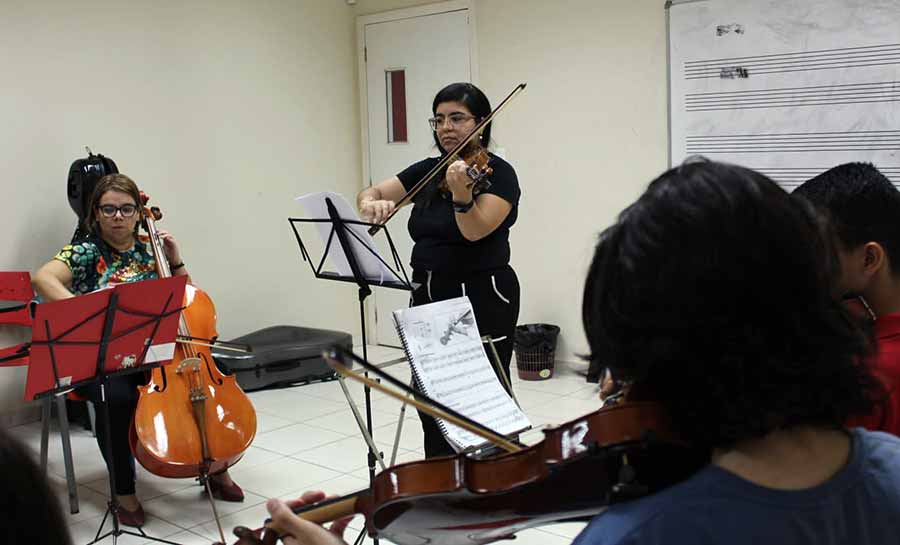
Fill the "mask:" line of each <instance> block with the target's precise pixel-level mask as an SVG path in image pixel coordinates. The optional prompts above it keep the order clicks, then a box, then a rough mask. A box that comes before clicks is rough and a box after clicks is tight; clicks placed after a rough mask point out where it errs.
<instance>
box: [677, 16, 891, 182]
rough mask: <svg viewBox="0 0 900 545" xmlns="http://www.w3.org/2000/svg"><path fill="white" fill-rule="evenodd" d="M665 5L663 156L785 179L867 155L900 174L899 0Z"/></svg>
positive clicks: (801, 179)
mask: <svg viewBox="0 0 900 545" xmlns="http://www.w3.org/2000/svg"><path fill="white" fill-rule="evenodd" d="M666 7H667V9H668V17H667V19H668V33H669V115H670V119H669V142H670V146H671V148H670V154H669V158H670V164H671V165H677V164H679V163H681V162H682V161H683V160H684V159H685V158H686V157H689V156H692V155H704V156H706V157H708V158H709V159H713V160H717V161H725V162H730V163H736V164H739V165H743V166H746V167H750V168H752V169H754V170H758V171H760V172H762V173H764V174H766V175H767V176H769V177H770V178H772V179H774V180H775V181H776V182H778V183H779V184H780V185H781V186H782V187H784V188H785V189H788V190H792V189H793V188H795V187H796V186H798V185H799V184H801V183H803V182H804V181H806V180H807V179H809V178H811V177H813V176H815V175H816V174H818V173H820V172H822V171H824V170H827V169H829V168H831V167H833V166H835V165H838V164H841V163H846V162H849V161H868V162H872V163H874V164H875V166H877V167H878V168H879V169H880V170H881V171H882V172H883V173H884V174H885V175H886V176H887V177H888V178H890V179H891V181H893V182H894V184H895V185H898V184H900V157H898V150H900V111H898V108H900V0H684V1H681V2H678V1H672V2H669V3H667V5H666Z"/></svg>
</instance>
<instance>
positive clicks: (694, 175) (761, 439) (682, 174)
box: [574, 160, 900, 545]
mask: <svg viewBox="0 0 900 545" xmlns="http://www.w3.org/2000/svg"><path fill="white" fill-rule="evenodd" d="M825 228H826V227H825V226H823V225H822V223H821V222H819V221H817V220H816V216H815V213H814V212H813V211H812V209H811V207H809V206H808V205H807V204H806V203H804V202H798V201H797V200H796V199H790V198H789V196H788V194H787V193H786V192H785V191H783V190H782V189H781V188H779V187H778V186H777V185H776V184H775V183H774V182H772V181H771V180H769V179H768V178H766V177H765V176H763V175H761V174H759V173H756V172H754V171H751V170H748V169H745V168H741V167H737V166H733V165H727V164H722V163H716V162H710V161H705V160H701V161H692V162H687V163H685V164H683V165H681V166H679V167H677V168H674V169H672V170H669V171H668V172H666V173H664V174H663V175H661V176H660V177H659V178H657V179H656V180H654V181H653V182H652V183H651V184H650V186H649V188H648V189H647V191H646V192H645V193H644V194H643V195H642V196H641V197H640V198H639V199H638V200H637V202H635V203H634V204H633V205H631V206H630V207H628V208H627V209H626V210H625V211H624V212H622V214H621V215H620V216H619V219H618V221H617V222H616V223H615V224H614V225H613V226H612V227H610V228H609V229H607V230H606V231H604V232H603V234H602V235H601V237H600V241H599V244H598V246H597V249H596V254H595V256H594V261H593V264H592V265H591V268H590V271H589V273H588V278H587V283H586V286H585V292H584V300H583V315H584V324H585V331H586V333H587V338H588V342H589V344H590V348H591V358H592V360H596V361H600V362H603V364H604V365H605V366H607V367H609V368H610V369H611V371H612V373H613V375H614V376H615V377H616V379H617V380H623V381H626V382H631V383H640V384H641V385H642V386H644V387H646V388H649V389H650V390H652V391H653V392H654V394H655V396H656V397H657V399H658V400H659V401H660V402H661V403H662V404H663V406H664V407H665V408H666V409H667V412H668V414H669V416H670V418H671V420H672V423H673V425H674V427H675V429H676V430H677V431H678V432H679V434H680V435H681V436H682V437H683V438H684V439H686V440H687V441H689V442H690V443H692V444H693V445H695V446H698V447H700V448H702V449H704V450H706V451H708V452H709V454H710V460H711V462H710V463H709V464H708V465H707V466H706V467H704V468H703V469H701V470H700V471H699V472H697V473H695V474H694V475H692V476H691V477H690V478H688V479H687V480H685V481H683V482H681V483H679V484H676V485H675V486H672V487H670V488H668V489H665V490H663V491H661V492H660V493H657V494H655V495H652V496H648V497H645V498H642V499H638V500H635V501H631V502H626V503H622V504H618V505H614V506H611V507H610V508H609V509H608V510H607V511H606V512H605V513H603V514H601V515H599V516H597V517H595V518H594V520H593V521H592V522H591V523H590V524H589V525H588V526H587V528H585V530H584V531H583V532H582V533H581V534H580V535H579V536H578V537H577V538H576V540H575V542H574V543H575V545H607V544H617V545H625V544H628V545H638V544H641V545H644V544H648V545H649V544H681V543H684V544H688V543H690V544H693V545H697V544H707V543H709V544H712V543H729V544H744V543H746V544H751V543H778V544H797V545H799V544H810V545H811V544H831V543H834V544H837V543H866V544H881V543H884V544H888V543H891V544H894V543H897V542H898V540H900V440H898V439H897V438H896V437H893V436H890V435H888V434H884V433H879V432H869V431H866V430H863V429H861V428H855V429H851V430H848V429H845V428H844V427H843V423H844V422H845V421H846V420H847V417H848V416H850V415H852V414H866V413H868V412H869V410H870V409H871V406H870V405H871V403H872V401H871V400H873V399H878V398H879V396H880V395H881V393H880V392H879V384H878V382H877V381H876V380H875V379H874V378H873V376H872V375H871V374H870V371H869V370H868V369H867V367H866V366H865V365H864V364H863V362H864V357H865V355H866V351H867V346H868V345H867V343H866V340H865V335H864V334H863V333H862V332H861V331H859V330H857V329H856V328H855V326H854V325H853V324H854V321H853V320H851V319H850V318H849V317H848V316H847V315H846V313H845V310H844V308H843V307H842V306H841V304H840V302H839V301H838V299H837V298H836V297H835V296H834V295H835V293H836V290H835V286H834V284H833V282H834V281H836V279H837V278H838V277H839V275H838V274H836V267H837V260H836V256H835V254H834V251H833V249H832V248H830V247H829V245H828V242H827V241H828V240H830V238H829V237H828V236H826V234H825V233H823V232H822V230H823V229H825Z"/></svg>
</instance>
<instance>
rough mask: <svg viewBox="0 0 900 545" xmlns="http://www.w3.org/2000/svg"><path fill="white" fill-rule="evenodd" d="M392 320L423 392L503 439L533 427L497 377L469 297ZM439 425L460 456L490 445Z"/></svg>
mask: <svg viewBox="0 0 900 545" xmlns="http://www.w3.org/2000/svg"><path fill="white" fill-rule="evenodd" d="M393 318H394V325H395V326H396V328H397V333H398V334H399V335H400V341H401V342H402V343H403V350H404V352H406V357H407V359H408V360H409V365H410V367H411V368H412V375H413V379H414V381H415V384H416V387H417V388H418V390H419V391H421V392H423V393H424V394H425V395H427V396H429V397H430V398H432V399H434V400H436V401H438V402H440V403H443V404H444V405H446V406H448V407H450V408H452V409H454V410H456V411H458V412H459V413H461V414H462V415H464V416H466V417H468V418H470V419H472V420H474V421H476V422H478V423H479V424H482V425H484V426H486V427H488V428H490V429H492V430H494V431H496V432H497V433H498V434H500V435H504V436H507V437H511V436H514V435H517V434H518V433H519V432H521V431H524V430H526V429H528V428H530V427H531V422H530V421H529V420H528V417H527V416H526V415H525V413H524V412H523V411H522V409H521V408H519V406H518V405H517V404H516V402H515V400H514V399H513V398H512V397H511V396H510V394H509V393H508V392H507V391H506V390H505V388H504V386H503V384H501V382H500V380H499V378H498V375H500V374H502V373H503V372H504V371H503V368H502V367H500V366H498V368H497V369H495V368H494V367H492V366H491V362H490V360H489V359H488V355H487V352H486V351H485V347H484V344H485V343H484V342H483V340H482V338H481V335H480V334H479V333H478V323H477V322H476V321H475V311H474V309H473V308H472V303H471V302H470V301H469V298H468V297H466V296H463V297H457V298H455V299H447V300H444V301H438V302H436V303H429V304H427V305H420V306H417V307H412V308H406V309H399V310H395V311H394V313H393ZM436 421H437V424H438V428H439V429H440V430H441V433H442V434H443V435H444V437H445V438H446V439H447V441H448V442H449V443H450V444H451V445H452V446H453V447H454V449H455V450H456V451H457V452H461V451H464V450H471V449H475V448H479V447H482V446H484V445H485V444H486V441H485V439H484V438H482V437H480V436H478V435H476V434H474V433H472V432H471V431H467V430H465V429H463V428H460V427H458V426H454V425H453V424H451V423H449V422H445V421H444V420H443V419H440V418H438V419H436Z"/></svg>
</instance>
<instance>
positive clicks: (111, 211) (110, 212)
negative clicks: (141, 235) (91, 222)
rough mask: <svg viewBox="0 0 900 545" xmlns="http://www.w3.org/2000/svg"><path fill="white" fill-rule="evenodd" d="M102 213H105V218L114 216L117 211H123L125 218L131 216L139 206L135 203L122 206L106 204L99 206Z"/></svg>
mask: <svg viewBox="0 0 900 545" xmlns="http://www.w3.org/2000/svg"><path fill="white" fill-rule="evenodd" d="M98 208H99V210H100V213H101V214H103V217H104V218H114V217H116V214H117V213H120V212H121V213H122V217H123V218H130V217H131V216H133V215H134V213H135V212H137V206H135V205H133V204H123V205H122V206H115V205H113V204H104V205H103V206H99V207H98Z"/></svg>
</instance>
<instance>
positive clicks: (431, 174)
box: [369, 83, 527, 235]
mask: <svg viewBox="0 0 900 545" xmlns="http://www.w3.org/2000/svg"><path fill="white" fill-rule="evenodd" d="M526 85H527V84H526V83H520V84H518V85H516V88H515V89H513V90H512V92H510V93H509V94H508V95H506V98H504V99H503V101H502V102H501V103H500V104H498V105H497V107H496V108H494V111H492V112H491V113H489V114H488V115H487V116H485V118H484V119H482V120H481V121H480V122H479V123H478V124H477V125H475V128H474V129H472V132H470V133H469V134H468V135H467V136H466V137H465V138H463V139H462V140H461V141H460V142H459V143H458V144H456V146H455V147H454V148H453V149H452V150H450V151H449V152H447V155H445V156H444V157H443V158H441V160H440V161H439V162H438V164H436V165H434V168H432V169H431V170H429V171H428V174H426V175H425V176H423V177H422V179H421V180H419V181H418V182H416V185H414V186H412V188H410V190H409V191H407V192H406V195H404V196H403V198H402V199H400V200H399V201H397V204H396V205H395V206H394V210H393V212H391V213H390V215H388V217H387V218H386V219H385V220H384V221H383V222H381V224H379V225H373V226H372V227H370V228H369V234H370V235H374V234H376V233H377V232H378V231H379V230H381V226H382V225H384V224H386V223H387V222H389V221H390V220H391V218H393V217H394V215H395V214H396V213H397V211H398V210H400V208H402V207H403V206H405V205H406V204H408V203H409V202H410V201H411V200H412V199H413V197H415V196H416V195H417V194H418V193H419V191H421V190H422V188H424V187H425V184H427V183H428V182H430V181H431V180H432V179H433V178H434V177H435V176H436V175H437V173H438V172H440V171H441V170H442V169H443V168H444V167H446V166H447V165H448V164H449V163H450V162H451V161H453V160H455V159H456V157H457V156H458V154H459V152H461V151H462V150H463V149H465V147H466V146H468V145H469V143H470V142H471V141H472V140H474V139H475V137H476V136H478V135H480V134H481V131H483V130H484V128H485V127H487V125H488V123H490V122H491V121H493V120H494V118H495V117H497V114H499V113H500V112H501V111H502V110H503V109H504V108H506V105H507V104H509V102H510V101H511V100H512V99H513V98H515V97H516V96H518V95H519V93H521V92H522V91H524V90H525V86H526Z"/></svg>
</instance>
